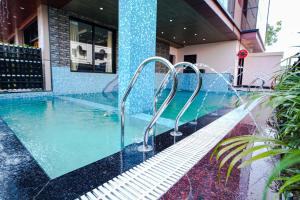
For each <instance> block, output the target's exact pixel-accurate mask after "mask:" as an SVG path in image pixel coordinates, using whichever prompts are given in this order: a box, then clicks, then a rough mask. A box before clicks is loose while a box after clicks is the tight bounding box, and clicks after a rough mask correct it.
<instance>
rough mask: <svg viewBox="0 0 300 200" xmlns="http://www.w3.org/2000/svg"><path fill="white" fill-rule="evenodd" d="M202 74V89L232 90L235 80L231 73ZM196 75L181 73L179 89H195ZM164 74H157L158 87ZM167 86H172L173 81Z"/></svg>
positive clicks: (215, 90) (214, 90)
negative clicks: (231, 86) (231, 85)
mask: <svg viewBox="0 0 300 200" xmlns="http://www.w3.org/2000/svg"><path fill="white" fill-rule="evenodd" d="M201 75H202V87H201V90H204V91H213V92H228V91H230V90H231V88H230V85H229V84H228V83H227V82H229V83H231V84H232V81H233V77H232V75H231V74H229V73H223V74H222V76H220V75H218V74H215V73H205V74H201ZM195 76H196V75H195V74H179V75H178V89H179V90H186V91H194V89H195V88H196V84H197V81H196V77H195ZM163 77H164V75H163V74H156V87H158V85H159V84H160V82H161V81H162V79H163ZM167 88H169V89H170V88H171V83H169V84H168V86H167Z"/></svg>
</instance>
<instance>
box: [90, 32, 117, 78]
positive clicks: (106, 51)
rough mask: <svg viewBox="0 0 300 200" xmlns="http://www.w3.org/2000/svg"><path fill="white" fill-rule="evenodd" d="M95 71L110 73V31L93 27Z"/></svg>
mask: <svg viewBox="0 0 300 200" xmlns="http://www.w3.org/2000/svg"><path fill="white" fill-rule="evenodd" d="M94 55H95V56H94V57H95V71H96V72H109V73H112V72H113V70H112V32H111V31H107V30H106V29H103V28H100V27H95V52H94Z"/></svg>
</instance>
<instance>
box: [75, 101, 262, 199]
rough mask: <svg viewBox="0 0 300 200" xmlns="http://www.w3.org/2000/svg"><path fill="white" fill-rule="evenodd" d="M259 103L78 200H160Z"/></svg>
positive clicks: (197, 133)
mask: <svg viewBox="0 0 300 200" xmlns="http://www.w3.org/2000/svg"><path fill="white" fill-rule="evenodd" d="M258 102H259V101H258V100H257V101H255V102H253V103H252V104H251V105H250V106H248V107H247V108H246V106H245V105H242V106H240V107H239V108H237V109H235V110H233V111H231V112H230V113H228V114H226V115H224V116H223V117H221V118H219V119H217V120H216V121H214V122H212V123H211V124H209V125H207V126H206V127H204V128H202V129H200V130H199V131H197V132H195V133H194V134H192V135H190V136H188V137H187V138H185V139H183V140H181V141H180V142H178V143H176V144H175V145H173V146H171V147H169V148H167V149H165V150H164V151H162V152H161V153H159V154H157V155H155V156H153V157H152V158H150V159H148V160H146V161H145V162H143V163H141V164H139V165H138V166H136V167H134V168H132V169H130V170H128V171H126V172H124V173H122V174H121V175H119V176H117V177H115V178H113V179H112V180H110V181H108V182H107V183H104V184H103V185H101V186H99V187H98V188H95V189H94V190H92V191H90V192H88V193H86V194H85V195H82V196H81V197H80V198H78V199H76V200H95V199H111V200H125V199H159V198H160V197H161V196H162V195H163V194H164V193H166V192H167V191H168V190H169V189H170V188H171V187H172V186H173V185H174V184H175V183H176V182H178V181H179V179H181V178H182V177H183V176H184V175H185V174H186V173H187V172H188V171H189V170H190V169H191V168H192V167H193V166H194V165H195V164H196V163H197V162H199V161H200V160H201V159H202V158H203V157H204V156H205V155H206V154H207V153H208V152H209V151H210V150H211V149H212V148H213V147H214V146H215V145H217V144H218V142H219V141H220V140H222V138H224V137H225V136H226V135H227V133H228V132H229V131H230V130H232V129H233V128H234V127H235V126H236V125H237V124H238V123H239V122H240V121H241V120H242V119H243V118H244V117H245V116H246V115H247V113H248V112H249V110H252V109H253V108H254V107H255V106H256V105H257V103H258Z"/></svg>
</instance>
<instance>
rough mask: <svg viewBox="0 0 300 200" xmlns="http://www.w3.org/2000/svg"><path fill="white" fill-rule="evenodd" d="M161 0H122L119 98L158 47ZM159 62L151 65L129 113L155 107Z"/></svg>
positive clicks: (136, 89)
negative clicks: (158, 3) (157, 30)
mask: <svg viewBox="0 0 300 200" xmlns="http://www.w3.org/2000/svg"><path fill="white" fill-rule="evenodd" d="M156 16H157V0H119V35H118V36H119V40H118V42H119V55H118V56H119V57H118V75H119V80H118V81H119V101H121V99H122V97H123V95H124V93H125V90H126V89H127V87H128V84H129V82H130V80H131V78H132V77H133V75H134V72H135V71H136V69H137V68H138V66H139V64H140V63H141V62H142V61H143V60H145V59H146V58H149V57H151V56H155V49H156ZM154 78H155V65H154V64H149V65H147V66H146V67H145V68H144V70H143V72H142V74H141V75H140V76H139V78H138V81H137V83H136V84H135V86H134V88H133V90H132V91H131V93H130V95H129V97H128V99H127V104H126V112H127V113H131V114H133V113H139V112H147V111H151V110H152V105H153V99H154V85H155V84H154V82H155V81H154Z"/></svg>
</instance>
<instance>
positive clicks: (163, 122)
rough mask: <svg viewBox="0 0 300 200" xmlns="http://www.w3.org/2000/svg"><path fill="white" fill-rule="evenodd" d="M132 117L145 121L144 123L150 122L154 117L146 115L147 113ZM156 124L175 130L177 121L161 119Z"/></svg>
mask: <svg viewBox="0 0 300 200" xmlns="http://www.w3.org/2000/svg"><path fill="white" fill-rule="evenodd" d="M131 117H134V118H137V119H140V120H144V121H150V120H151V119H152V117H153V116H152V115H148V114H145V113H138V114H135V115H132V116H131ZM156 124H159V125H163V126H166V127H168V128H174V126H175V120H172V119H167V118H163V117H160V118H158V120H157V121H156ZM181 124H183V123H182V122H180V123H179V125H181Z"/></svg>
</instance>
